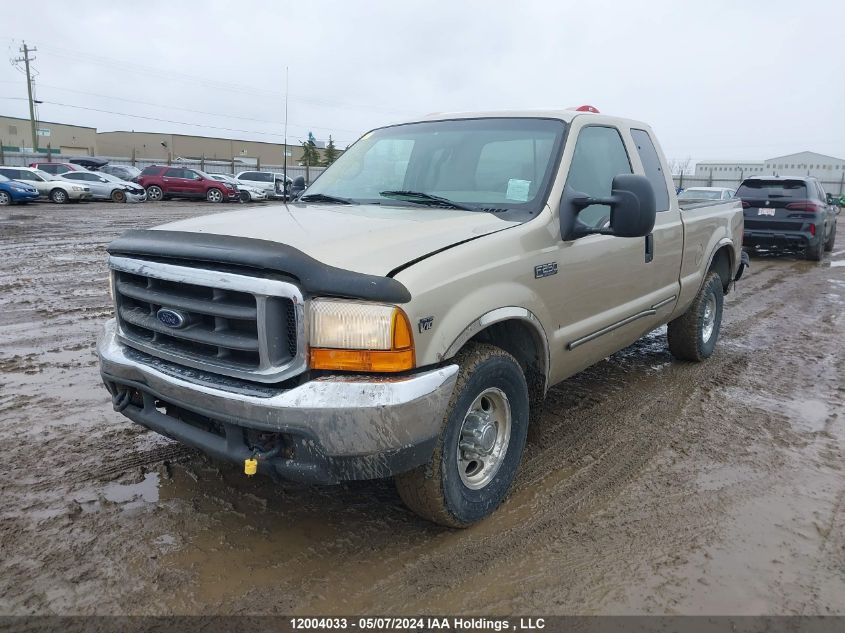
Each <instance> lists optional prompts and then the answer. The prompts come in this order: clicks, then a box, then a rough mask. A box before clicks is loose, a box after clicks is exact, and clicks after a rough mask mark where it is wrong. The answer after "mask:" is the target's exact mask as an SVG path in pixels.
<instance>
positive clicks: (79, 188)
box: [73, 185, 85, 191]
mask: <svg viewBox="0 0 845 633" xmlns="http://www.w3.org/2000/svg"><path fill="white" fill-rule="evenodd" d="M73 190H74V191H85V189H84V188H83V187H77V186H76V185H73Z"/></svg>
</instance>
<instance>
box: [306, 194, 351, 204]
mask: <svg viewBox="0 0 845 633" xmlns="http://www.w3.org/2000/svg"><path fill="white" fill-rule="evenodd" d="M298 202H334V203H336V204H355V203H354V202H353V201H352V200H349V199H348V198H341V197H339V196H330V195H328V194H325V193H306V194H305V195H304V196H299V200H298Z"/></svg>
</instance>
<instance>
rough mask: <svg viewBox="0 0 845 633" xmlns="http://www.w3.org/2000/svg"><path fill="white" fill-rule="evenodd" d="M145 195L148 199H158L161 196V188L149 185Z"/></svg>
mask: <svg viewBox="0 0 845 633" xmlns="http://www.w3.org/2000/svg"><path fill="white" fill-rule="evenodd" d="M147 196H149V198H150V200H158V199H159V198H161V189H159V188H158V187H150V188H149V189H147Z"/></svg>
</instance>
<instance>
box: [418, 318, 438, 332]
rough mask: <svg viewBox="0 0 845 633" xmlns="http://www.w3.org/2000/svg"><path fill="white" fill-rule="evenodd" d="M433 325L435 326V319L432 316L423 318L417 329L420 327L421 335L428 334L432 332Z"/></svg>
mask: <svg viewBox="0 0 845 633" xmlns="http://www.w3.org/2000/svg"><path fill="white" fill-rule="evenodd" d="M433 324H434V317H433V316H430V317H423V318H422V319H420V321H419V323H418V325H417V327H418V328H419V330H420V334H422V333H423V332H427V331H428V330H430V329H431V326H432V325H433Z"/></svg>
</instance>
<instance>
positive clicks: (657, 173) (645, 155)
mask: <svg viewBox="0 0 845 633" xmlns="http://www.w3.org/2000/svg"><path fill="white" fill-rule="evenodd" d="M631 136H632V137H633V138H634V143H636V144H637V153H638V154H639V156H640V161H641V162H642V164H643V169H644V170H645V175H646V178H648V181H649V182H650V183H651V186H652V188H654V199H655V201H656V202H657V211H658V213H659V212H660V211H668V210H669V190H668V189H667V188H666V176H665V174H664V173H663V165H662V164H661V163H660V157H659V156H658V155H657V150H656V149H655V147H654V143H653V142H652V140H651V137H650V136H649V134H648V132H646V131H645V130H638V129H635V128H634V129H631Z"/></svg>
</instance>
